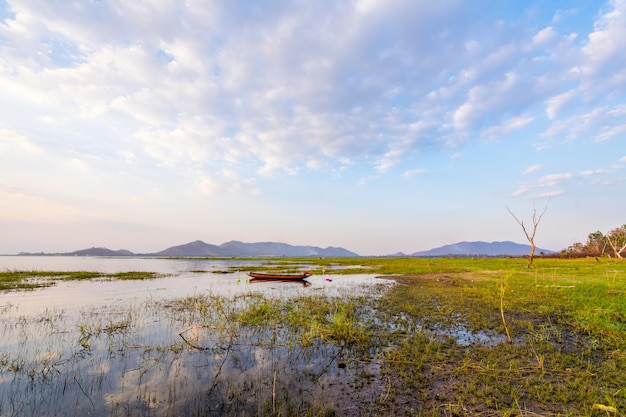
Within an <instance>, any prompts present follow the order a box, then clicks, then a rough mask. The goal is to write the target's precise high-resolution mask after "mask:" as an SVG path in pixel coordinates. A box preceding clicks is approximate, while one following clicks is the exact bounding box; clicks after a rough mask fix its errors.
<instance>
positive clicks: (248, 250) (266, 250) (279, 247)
mask: <svg viewBox="0 0 626 417" xmlns="http://www.w3.org/2000/svg"><path fill="white" fill-rule="evenodd" d="M153 255H156V256H183V257H186V256H188V257H233V256H235V257H253V256H275V257H308V256H323V257H329V258H332V257H355V256H359V255H358V254H356V253H354V252H351V251H349V250H347V249H344V248H336V247H332V246H331V247H327V248H325V249H324V248H319V247H317V246H292V245H288V244H286V243H278V242H256V243H244V242H239V241H236V240H233V241H230V242H226V243H222V244H221V245H219V246H217V245H210V244H208V243H204V242H203V241H201V240H196V241H195V242H191V243H187V244H184V245H179V246H172V247H171V248H167V249H165V250H162V251H160V252H157V253H154V254H153Z"/></svg>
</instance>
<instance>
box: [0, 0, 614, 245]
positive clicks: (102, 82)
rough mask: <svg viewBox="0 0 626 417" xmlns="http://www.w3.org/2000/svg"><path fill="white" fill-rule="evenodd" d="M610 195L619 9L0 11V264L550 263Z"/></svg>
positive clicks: (490, 4)
mask: <svg viewBox="0 0 626 417" xmlns="http://www.w3.org/2000/svg"><path fill="white" fill-rule="evenodd" d="M625 191H626V0H610V1H607V2H603V1H598V0H568V1H559V0H529V1H517V0H502V1H497V2H494V1H492V0H471V1H469V0H467V1H463V0H440V1H436V2H433V1H414V0H332V1H326V0H319V1H307V0H292V1H280V0H267V1H252V0H241V1H223V0H214V1H211V0H185V1H181V0H137V1H126V0H74V1H69V0H0V254H15V253H19V252H65V251H73V250H78V249H83V248H88V247H93V246H96V247H107V248H110V249H128V250H131V251H133V252H136V253H147V252H155V251H160V250H163V249H165V248H168V247H170V246H174V245H179V244H184V243H188V242H191V241H194V240H202V241H204V242H206V243H211V244H221V243H223V242H227V241H231V240H239V241H243V242H266V241H271V242H284V243H289V244H292V245H312V246H319V247H328V246H338V247H344V248H346V249H348V250H351V251H354V252H356V253H358V254H360V255H364V256H370V255H371V256H376V255H387V254H392V253H397V252H404V253H413V252H416V251H421V250H427V249H431V248H434V247H438V246H442V245H445V244H450V243H455V242H460V241H488V242H490V241H506V240H512V241H515V242H519V243H527V241H526V238H525V236H524V234H523V232H522V229H521V227H520V226H519V224H517V222H516V221H515V219H514V218H513V216H511V214H510V213H509V211H508V210H507V208H508V209H510V210H511V212H512V213H514V214H515V215H516V216H517V217H518V218H519V219H520V220H522V221H524V222H525V225H527V226H530V228H531V229H532V216H533V212H534V211H535V212H536V213H537V214H540V213H541V212H542V211H543V210H544V209H546V208H547V209H546V211H545V215H544V217H543V218H542V220H541V222H540V223H539V225H538V228H537V234H536V236H535V243H536V244H537V246H539V247H540V248H543V249H550V250H561V249H564V248H566V247H567V246H569V245H571V244H572V243H574V242H584V241H585V240H586V238H587V235H588V234H589V233H591V232H595V231H596V230H600V231H602V232H603V233H606V232H608V231H609V230H611V229H613V228H615V227H618V226H621V225H622V224H624V223H625V222H626V218H625V213H626V210H625V209H626V197H625V196H626V194H625Z"/></svg>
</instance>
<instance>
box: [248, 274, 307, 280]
mask: <svg viewBox="0 0 626 417" xmlns="http://www.w3.org/2000/svg"><path fill="white" fill-rule="evenodd" d="M248 275H249V276H250V277H251V278H252V279H255V280H258V281H302V280H304V279H305V278H308V277H310V276H311V274H309V273H308V272H303V273H302V274H264V273H261V272H248Z"/></svg>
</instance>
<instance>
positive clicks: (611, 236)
mask: <svg viewBox="0 0 626 417" xmlns="http://www.w3.org/2000/svg"><path fill="white" fill-rule="evenodd" d="M606 240H607V242H608V243H609V245H611V249H613V253H615V257H616V258H618V259H624V257H623V256H622V252H623V251H624V249H626V225H624V226H621V227H618V228H617V229H613V230H611V231H610V232H609V233H607V234H606Z"/></svg>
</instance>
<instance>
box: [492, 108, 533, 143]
mask: <svg viewBox="0 0 626 417" xmlns="http://www.w3.org/2000/svg"><path fill="white" fill-rule="evenodd" d="M533 120H534V118H533V117H532V116H529V115H527V114H522V115H520V116H516V117H512V118H510V119H508V120H505V121H503V122H502V123H500V124H498V125H494V126H491V127H489V128H488V129H485V131H483V135H485V136H487V137H490V138H496V139H498V138H501V137H503V136H506V135H508V134H510V133H511V132H513V131H515V130H517V129H521V128H522V127H524V126H526V125H527V124H529V123H531V122H532V121H533Z"/></svg>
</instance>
